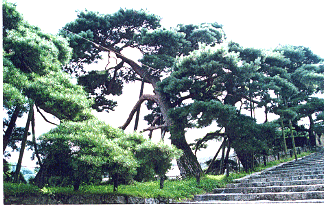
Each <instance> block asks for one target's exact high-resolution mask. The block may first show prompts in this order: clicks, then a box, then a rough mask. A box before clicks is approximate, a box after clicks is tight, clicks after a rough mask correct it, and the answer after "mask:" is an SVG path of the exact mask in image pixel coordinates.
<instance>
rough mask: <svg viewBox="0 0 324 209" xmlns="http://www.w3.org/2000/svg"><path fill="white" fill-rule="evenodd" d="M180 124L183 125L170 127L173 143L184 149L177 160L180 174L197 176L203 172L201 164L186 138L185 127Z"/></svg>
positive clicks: (184, 176)
mask: <svg viewBox="0 0 324 209" xmlns="http://www.w3.org/2000/svg"><path fill="white" fill-rule="evenodd" d="M179 126H181V125H179V124H175V125H173V126H172V127H171V128H170V134H171V137H170V138H171V144H173V145H174V146H175V147H176V148H178V149H181V150H182V151H183V155H182V156H181V157H180V158H179V159H178V160H177V164H178V167H179V170H180V175H181V176H182V177H183V178H186V177H189V176H195V177H197V176H199V175H200V173H202V169H201V166H200V164H199V162H198V160H197V157H196V156H195V155H194V154H193V152H192V150H191V148H190V146H189V145H188V143H187V141H186V139H185V131H184V128H183V127H179Z"/></svg>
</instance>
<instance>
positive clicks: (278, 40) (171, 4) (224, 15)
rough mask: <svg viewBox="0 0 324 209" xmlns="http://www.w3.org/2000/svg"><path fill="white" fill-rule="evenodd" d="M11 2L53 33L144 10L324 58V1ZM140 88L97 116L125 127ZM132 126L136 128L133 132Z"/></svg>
mask: <svg viewBox="0 0 324 209" xmlns="http://www.w3.org/2000/svg"><path fill="white" fill-rule="evenodd" d="M8 1H9V2H12V3H16V4H17V10H18V11H19V12H20V13H21V14H22V15H23V17H24V19H25V20H26V21H28V22H29V23H30V24H32V25H35V26H38V27H39V28H40V29H41V30H43V31H44V32H47V33H52V34H56V33H58V31H59V29H61V28H62V27H63V26H64V25H65V24H66V23H68V22H71V21H73V20H74V19H76V17H77V12H76V11H82V10H85V9H87V10H88V11H98V12H99V13H101V14H111V13H114V12H117V11H118V10H119V9H120V8H127V9H132V8H133V9H137V10H139V9H144V10H146V11H148V12H149V13H152V14H156V15H158V16H160V17H161V18H162V21H161V24H162V26H163V27H165V28H170V27H176V26H177V24H200V23H204V22H207V23H211V22H218V23H220V24H222V25H223V29H224V31H225V33H226V36H227V39H228V40H233V41H235V42H237V43H239V44H240V45H242V46H244V47H254V48H264V49H270V48H275V47H277V46H279V45H285V44H291V45H298V46H306V47H309V48H310V49H311V50H312V51H313V52H314V53H315V54H317V55H319V56H321V57H323V58H324V39H323V37H324V30H323V13H322V8H323V7H322V6H323V1H322V0H308V1H305V0H303V1H300V0H280V1H278V0H271V1H268V0H254V1H252V0H226V1H225V0H221V1H220V0H212V1H208V0H199V1H188V0H186V1H183V0H172V1H171V0H164V1H154V0H147V1H146V0H136V1H134V0H118V1H116V0H114V1H112V0H91V1H89V0H86V1H85V0H56V1H49V0H47V1H46V0H8ZM130 56H131V55H130ZM105 65H106V63H103V62H101V63H99V64H98V66H96V68H97V67H99V68H100V67H103V68H104V66H105ZM139 88H140V84H139V83H135V84H129V85H126V86H125V89H124V92H125V94H123V95H122V96H121V97H118V98H116V100H117V101H122V102H119V106H118V107H117V108H116V111H115V112H111V113H109V114H106V113H101V114H96V115H97V116H98V117H99V118H100V119H102V120H104V121H106V122H107V123H109V124H111V125H112V126H114V127H118V126H120V125H122V124H123V122H124V121H125V120H126V118H127V116H128V113H129V111H130V110H131V109H132V107H133V105H134V104H135V102H136V100H137V98H138V94H139ZM151 91H152V89H151V88H149V86H146V87H145V93H150V92H151ZM124 101H127V102H124ZM141 111H142V112H144V111H145V110H144V109H142V110H141ZM142 116H143V114H142ZM48 117H49V118H48V119H52V120H54V118H51V116H48ZM24 123H25V120H22V126H23V124H24ZM36 123H37V124H38V125H39V126H41V128H38V129H36V131H37V130H40V129H41V130H43V131H47V130H50V129H51V128H53V126H50V125H47V124H46V123H45V122H44V121H43V120H42V119H41V117H40V115H38V116H36ZM37 124H36V125H37ZM45 124H46V125H45ZM132 127H133V125H132V124H131V125H130V128H129V129H127V130H128V131H132V130H131V129H132ZM145 127H146V122H144V121H141V122H140V127H139V130H140V129H144V128H145ZM212 130H215V126H214V127H211V128H210V129H209V130H205V131H204V132H205V133H207V132H208V131H212ZM198 132H199V131H198ZM198 132H197V130H189V131H188V133H187V137H188V139H189V141H192V140H194V139H195V138H197V137H196V136H197V135H198ZM199 133H200V132H199ZM154 136H155V137H156V138H159V133H158V132H156V133H154ZM200 137H201V135H200ZM216 144H217V143H216ZM216 151H217V147H215V146H210V148H209V150H207V151H204V152H201V153H199V155H198V157H200V158H204V157H208V156H210V157H212V155H213V154H214V153H215V152H216ZM14 156H15V157H14ZM16 157H17V153H16V154H13V157H12V159H15V158H16ZM25 159H26V158H25ZM13 161H15V160H13ZM26 163H29V161H28V162H27V161H26ZM23 164H24V162H23Z"/></svg>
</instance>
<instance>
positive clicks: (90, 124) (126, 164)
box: [40, 118, 179, 185]
mask: <svg viewBox="0 0 324 209" xmlns="http://www.w3.org/2000/svg"><path fill="white" fill-rule="evenodd" d="M40 140H42V143H41V149H40V152H41V153H42V155H43V156H44V157H46V158H45V159H44V160H45V161H44V163H45V164H46V166H47V167H48V172H49V173H48V179H47V180H46V181H47V182H48V183H51V181H52V182H53V183H54V185H56V184H55V182H59V181H60V180H61V182H63V179H67V180H66V181H65V183H66V184H67V185H71V184H74V183H75V182H76V181H77V180H78V181H80V182H79V183H90V182H96V181H99V180H101V178H102V177H101V175H102V174H104V173H108V174H109V176H110V177H112V178H113V179H112V180H116V181H118V180H119V181H121V182H124V183H127V182H129V181H130V180H131V179H132V178H133V177H134V176H135V175H136V174H139V173H140V172H141V171H143V170H145V171H146V170H147V171H149V172H148V173H145V175H143V176H139V175H138V176H137V177H136V179H137V180H139V181H142V180H144V179H152V178H154V175H164V174H165V173H166V172H167V170H168V169H169V168H170V166H171V161H172V159H173V158H175V157H179V151H178V150H177V149H175V148H174V147H169V146H167V145H164V144H162V143H159V144H155V143H152V142H150V141H148V140H147V139H145V138H144V137H143V136H142V135H139V134H137V133H133V134H124V133H123V132H122V131H121V130H120V129H115V128H112V127H110V126H109V125H106V124H105V123H103V122H101V121H99V120H97V119H95V118H93V119H90V120H85V121H82V122H68V121H66V122H64V123H62V124H60V126H58V127H57V128H56V129H53V130H51V131H50V132H48V133H46V134H44V135H43V136H41V138H40ZM53 178H54V179H53ZM55 178H56V179H57V180H55ZM116 178H117V179H116ZM50 185H51V184H50Z"/></svg>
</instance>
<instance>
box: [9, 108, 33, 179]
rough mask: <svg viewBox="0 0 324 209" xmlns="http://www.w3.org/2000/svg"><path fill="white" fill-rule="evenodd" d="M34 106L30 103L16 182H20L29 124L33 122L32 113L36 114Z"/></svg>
mask: <svg viewBox="0 0 324 209" xmlns="http://www.w3.org/2000/svg"><path fill="white" fill-rule="evenodd" d="M33 106H34V103H31V104H30V110H29V113H28V118H27V122H26V126H25V132H24V136H23V140H22V142H21V147H20V153H19V158H18V163H17V167H16V171H15V176H14V182H16V183H19V182H18V181H19V173H20V169H21V164H22V159H23V156H24V151H25V147H26V142H27V137H28V130H29V125H30V122H31V119H32V115H33V114H34V107H33Z"/></svg>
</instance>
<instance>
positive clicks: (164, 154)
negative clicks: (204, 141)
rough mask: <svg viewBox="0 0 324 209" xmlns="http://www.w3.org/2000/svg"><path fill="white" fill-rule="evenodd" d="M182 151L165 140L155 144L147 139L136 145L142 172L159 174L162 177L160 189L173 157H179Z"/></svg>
mask: <svg viewBox="0 0 324 209" xmlns="http://www.w3.org/2000/svg"><path fill="white" fill-rule="evenodd" d="M181 154H182V151H181V150H179V149H177V148H175V147H174V146H171V147H170V146H168V145H166V144H164V143H163V142H160V143H158V144H155V143H153V142H151V141H147V142H145V143H143V144H141V145H139V146H137V147H136V154H135V156H136V158H137V159H138V160H139V162H140V165H141V166H142V168H143V169H142V172H147V171H148V172H149V173H152V171H154V174H156V175H158V176H159V178H160V189H163V187H164V180H165V174H166V173H167V171H168V170H169V169H170V168H171V166H172V163H171V161H172V160H173V159H176V158H179V157H180V156H181Z"/></svg>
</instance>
